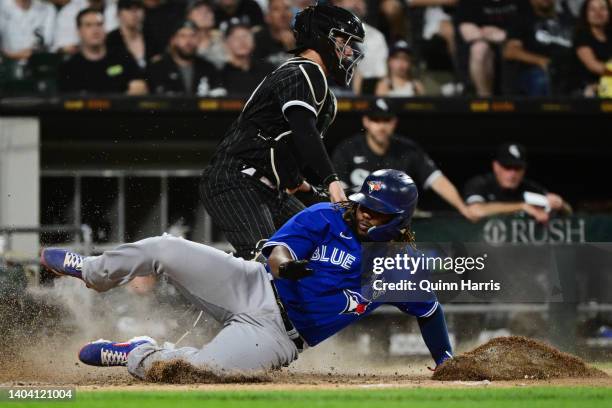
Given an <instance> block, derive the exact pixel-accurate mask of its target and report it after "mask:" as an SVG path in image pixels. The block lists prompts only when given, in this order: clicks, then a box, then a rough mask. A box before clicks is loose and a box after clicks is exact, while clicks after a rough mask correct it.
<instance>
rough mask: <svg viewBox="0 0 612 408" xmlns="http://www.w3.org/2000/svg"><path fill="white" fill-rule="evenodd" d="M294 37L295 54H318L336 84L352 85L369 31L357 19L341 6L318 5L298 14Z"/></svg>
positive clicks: (294, 26)
mask: <svg viewBox="0 0 612 408" xmlns="http://www.w3.org/2000/svg"><path fill="white" fill-rule="evenodd" d="M293 34H294V35H295V43H296V47H295V49H294V50H293V51H292V52H293V53H295V54H299V53H300V52H302V51H304V50H306V49H313V50H315V51H317V52H318V53H319V54H320V55H321V58H322V59H323V63H324V64H325V67H326V68H327V70H328V71H329V74H330V76H331V77H332V78H333V79H334V81H336V82H338V84H339V85H347V86H348V85H349V83H350V82H351V78H352V77H353V72H354V70H355V67H356V66H357V64H359V62H360V61H361V60H362V59H363V50H362V46H363V39H364V37H365V31H364V29H363V23H362V22H361V20H360V19H359V18H358V17H357V16H355V15H354V14H353V13H351V12H350V11H348V10H345V9H343V8H340V7H335V6H330V5H328V4H317V5H316V6H310V7H307V8H305V9H304V10H302V11H300V12H299V13H298V14H297V15H296V17H295V23H294V25H293ZM338 38H340V39H341V40H338Z"/></svg>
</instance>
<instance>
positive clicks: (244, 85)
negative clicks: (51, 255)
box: [0, 0, 612, 97]
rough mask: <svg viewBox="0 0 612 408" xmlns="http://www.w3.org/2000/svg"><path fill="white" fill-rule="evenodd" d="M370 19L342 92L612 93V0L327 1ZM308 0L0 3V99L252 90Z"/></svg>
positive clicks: (289, 43)
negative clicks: (362, 49)
mask: <svg viewBox="0 0 612 408" xmlns="http://www.w3.org/2000/svg"><path fill="white" fill-rule="evenodd" d="M330 2H331V3H333V4H335V5H337V6H340V7H344V8H347V9H350V10H351V11H353V12H354V13H355V14H357V15H358V16H359V17H361V18H362V19H363V20H364V21H365V22H366V26H365V28H366V40H365V55H366V56H365V59H364V60H363V61H362V63H361V65H360V66H359V68H358V72H357V74H356V76H355V79H354V81H353V84H352V87H351V89H342V88H340V87H336V89H337V94H338V95H339V96H347V95H377V96H397V97H413V96H420V95H433V96H435V95H444V96H456V95H467V96H478V97H488V96H495V95H506V96H549V95H550V96H587V97H593V96H598V95H599V96H612V23H611V20H610V19H611V10H612V4H611V3H612V0H368V1H366V0H333V1H330ZM312 3H313V1H312V0H189V1H185V0H0V51H1V53H0V55H1V57H0V58H1V59H0V95H2V94H4V95H24V94H41V93H42V94H54V93H65V94H81V93H92V94H102V93H107V94H108V93H126V94H130V95H143V94H158V95H197V96H211V97H214V96H225V95H232V96H248V95H249V94H250V93H251V92H252V90H253V89H254V88H255V87H256V85H257V84H258V83H259V81H261V79H262V78H263V77H264V76H265V75H266V74H267V73H268V72H270V71H271V70H273V69H274V67H276V66H278V65H279V64H282V63H283V62H284V61H286V60H287V59H288V58H290V57H291V56H292V55H291V53H290V51H291V49H292V47H293V45H294V38H293V33H292V30H291V24H292V21H293V18H294V15H295V13H296V12H297V11H299V10H300V9H301V8H303V7H307V6H308V5H310V4H312Z"/></svg>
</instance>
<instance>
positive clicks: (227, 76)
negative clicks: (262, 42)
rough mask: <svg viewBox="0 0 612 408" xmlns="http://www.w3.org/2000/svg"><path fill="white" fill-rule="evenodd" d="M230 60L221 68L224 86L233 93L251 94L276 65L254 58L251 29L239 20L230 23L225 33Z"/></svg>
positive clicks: (229, 92)
mask: <svg viewBox="0 0 612 408" xmlns="http://www.w3.org/2000/svg"><path fill="white" fill-rule="evenodd" d="M225 46H226V48H227V58H228V61H227V63H226V64H225V66H224V67H223V69H222V70H221V75H222V77H223V86H224V87H225V89H227V92H228V94H231V95H249V94H250V93H251V92H253V89H255V87H256V86H257V84H259V83H260V82H261V80H262V79H264V77H265V76H266V75H267V74H269V73H270V72H272V70H273V69H274V65H272V64H270V63H268V62H266V61H261V60H253V58H252V53H253V49H254V48H255V42H254V39H253V33H252V32H251V29H250V28H249V27H248V26H246V25H244V24H242V23H239V22H235V24H232V25H230V26H229V27H228V28H227V31H226V33H225Z"/></svg>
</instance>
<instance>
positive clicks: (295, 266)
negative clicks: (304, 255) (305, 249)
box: [278, 260, 313, 281]
mask: <svg viewBox="0 0 612 408" xmlns="http://www.w3.org/2000/svg"><path fill="white" fill-rule="evenodd" d="M306 265H308V261H306V260H301V261H287V262H283V263H282V264H280V265H279V266H278V276H279V277H280V278H282V279H290V280H293V281H296V280H299V279H302V278H305V277H307V276H310V275H312V272H313V271H312V269H311V268H308V267H307V266H306Z"/></svg>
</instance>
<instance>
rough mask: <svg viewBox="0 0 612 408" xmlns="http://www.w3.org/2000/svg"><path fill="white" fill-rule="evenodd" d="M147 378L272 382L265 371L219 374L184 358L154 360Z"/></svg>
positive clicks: (179, 381) (181, 381)
mask: <svg viewBox="0 0 612 408" xmlns="http://www.w3.org/2000/svg"><path fill="white" fill-rule="evenodd" d="M145 380H146V381H150V382H161V383H168V384H194V383H200V384H223V383H261V382H270V381H272V378H271V377H269V376H268V375H267V374H265V373H261V374H248V375H247V374H228V375H217V374H215V373H213V372H211V371H208V370H204V369H200V368H196V367H194V366H193V365H191V364H189V363H187V362H185V361H183V360H171V361H156V362H154V363H153V365H152V367H151V368H150V369H149V370H148V371H147V373H146V375H145Z"/></svg>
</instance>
